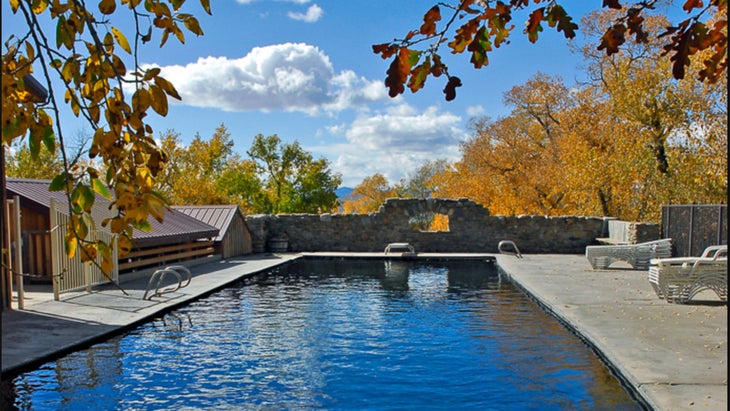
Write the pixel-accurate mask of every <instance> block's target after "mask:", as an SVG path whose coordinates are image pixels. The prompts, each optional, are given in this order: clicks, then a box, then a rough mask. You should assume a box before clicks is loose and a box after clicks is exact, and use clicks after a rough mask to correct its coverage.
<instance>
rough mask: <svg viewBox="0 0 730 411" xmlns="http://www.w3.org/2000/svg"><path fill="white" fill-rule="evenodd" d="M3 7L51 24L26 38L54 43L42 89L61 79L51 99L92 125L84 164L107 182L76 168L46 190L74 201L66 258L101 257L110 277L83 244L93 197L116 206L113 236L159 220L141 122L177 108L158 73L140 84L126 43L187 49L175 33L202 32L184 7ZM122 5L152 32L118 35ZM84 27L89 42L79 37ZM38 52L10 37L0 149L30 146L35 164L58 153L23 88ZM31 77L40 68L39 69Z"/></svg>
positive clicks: (106, 2)
mask: <svg viewBox="0 0 730 411" xmlns="http://www.w3.org/2000/svg"><path fill="white" fill-rule="evenodd" d="M8 3H9V5H10V10H12V12H13V13H16V12H17V11H18V9H22V10H21V11H23V12H24V13H26V14H27V13H28V12H31V13H34V14H44V16H43V18H44V19H47V18H50V23H51V26H50V27H51V29H50V32H45V31H44V30H43V29H42V28H41V27H37V26H31V27H29V29H30V32H31V33H30V34H29V35H28V36H27V38H41V37H42V38H47V37H53V35H55V42H54V39H52V38H50V39H49V40H50V42H51V45H50V46H51V50H48V53H49V55H52V56H53V57H52V60H51V61H50V62H48V64H47V65H46V66H45V67H42V70H43V71H44V73H43V76H42V78H43V80H44V86H50V85H51V84H56V81H57V80H58V79H59V78H60V80H61V81H62V82H63V85H62V86H61V87H60V88H59V90H53V91H54V92H55V93H54V95H56V96H57V97H60V96H63V101H64V102H65V104H66V105H67V106H68V107H69V108H70V109H71V112H72V113H73V114H74V115H75V116H77V117H79V118H83V119H86V120H89V124H90V126H91V128H92V129H93V130H94V138H93V143H92V144H91V147H90V148H89V157H90V158H98V159H99V160H100V161H101V162H103V164H104V166H103V167H104V170H105V174H106V175H105V178H100V177H99V175H100V174H104V173H101V172H98V171H97V170H95V169H94V168H93V167H88V168H84V167H80V168H79V169H77V170H74V171H67V172H66V173H65V174H64V175H62V176H60V177H59V178H58V179H54V183H52V185H54V188H55V189H58V190H64V191H67V192H68V193H69V199H70V200H71V201H70V203H71V205H72V210H70V211H71V214H72V221H73V222H72V224H71V226H69V231H70V232H72V233H73V235H69V236H68V237H67V238H66V248H67V249H66V251H67V253H68V254H71V255H74V254H76V253H77V252H79V251H83V253H84V254H88V255H87V256H86V257H84V258H86V259H87V260H89V261H90V260H92V259H95V258H97V257H98V258H100V261H101V263H100V264H101V265H102V266H103V269H104V270H108V269H110V268H111V267H112V265H111V264H112V262H113V261H112V257H111V253H110V251H109V250H110V247H108V245H105V244H104V243H100V242H96V241H89V240H86V239H85V238H86V236H87V235H88V233H89V227H92V226H93V220H92V219H91V217H90V211H91V209H92V207H93V204H94V199H95V196H96V195H100V196H104V197H106V198H109V199H111V198H113V197H115V196H116V198H117V199H118V201H116V202H115V205H116V206H117V209H118V210H119V213H120V214H119V216H117V217H116V218H110V219H107V220H105V223H107V224H111V228H112V231H113V232H115V233H125V235H131V230H132V227H133V226H134V227H137V228H140V229H149V228H150V226H149V223H148V222H147V218H148V217H149V216H150V215H151V216H152V217H153V218H155V219H158V220H161V219H162V218H163V215H164V208H165V202H164V200H163V199H162V198H161V197H159V196H157V195H156V194H152V187H153V186H154V177H155V176H156V175H157V174H158V173H159V172H160V170H161V169H162V167H163V166H164V164H165V162H166V160H167V158H166V156H165V154H164V153H162V152H161V151H160V150H159V148H158V147H157V146H156V144H155V142H154V139H153V129H152V127H150V125H149V124H145V122H144V121H143V120H144V119H145V118H146V116H147V115H148V114H149V113H148V111H149V109H150V107H151V108H152V110H154V111H155V112H156V113H157V114H160V115H162V116H165V115H166V114H167V112H168V100H167V99H168V98H169V97H173V98H176V99H180V98H181V97H180V95H179V93H178V92H177V90H176V89H175V87H174V86H173V85H172V83H170V82H169V81H167V80H166V79H164V78H162V77H159V74H160V70H159V68H154V69H150V70H147V71H145V72H144V75H141V74H138V73H142V72H143V70H141V69H140V67H139V66H137V65H136V61H138V60H137V59H138V56H137V53H138V49H137V48H136V44H135V43H130V41H129V40H135V39H142V40H143V41H142V42H141V43H145V42H146V41H149V40H150V39H151V38H152V35H153V33H152V32H153V30H154V31H158V32H159V33H161V34H162V39H163V41H162V44H164V42H165V39H166V38H167V36H168V35H170V34H173V35H174V36H176V37H177V38H178V40H179V41H180V42H184V40H185V38H184V35H183V32H182V31H184V30H187V31H189V32H191V33H193V34H195V35H202V34H203V29H202V28H201V26H200V22H199V21H198V20H197V19H196V18H195V16H193V15H191V14H187V13H183V12H182V9H183V6H184V5H185V4H186V2H185V1H184V0H169V1H158V0H96V1H95V2H93V3H88V2H86V3H85V2H69V1H65V0H32V1H27V2H26V1H20V0H8ZM200 4H201V5H202V8H203V10H205V12H206V13H208V14H210V13H211V9H210V1H209V0H201V3H200ZM120 5H121V6H123V7H125V8H129V9H130V10H134V12H135V13H139V14H141V15H150V16H151V17H150V18H151V20H152V24H151V25H148V26H145V27H144V28H137V30H136V31H135V32H134V37H132V38H129V39H128V38H127V37H126V36H125V34H124V33H123V32H122V31H121V30H120V28H121V27H122V26H112V25H111V24H110V21H112V20H113V19H112V18H109V17H107V16H112V15H114V14H117V13H118V12H119V8H118V6H120ZM142 7H144V9H145V10H142V9H141V8H142ZM91 27H93V28H94V30H95V31H96V32H95V33H91V32H90V30H86V29H87V28H91ZM145 32H146V34H145ZM49 34H50V36H49ZM24 38H25V37H24ZM21 43H23V44H21ZM54 46H55V49H54ZM36 47H37V46H36V44H35V43H33V42H32V41H27V42H24V41H20V40H18V39H15V40H14V41H13V37H11V39H10V40H8V42H7V43H6V52H4V53H3V65H2V91H3V94H2V101H3V103H2V104H3V105H2V133H3V140H2V141H3V144H7V145H10V144H12V143H13V142H14V141H15V140H16V139H18V138H23V137H26V136H27V137H29V138H28V140H27V141H28V147H29V151H30V153H31V155H32V156H33V157H36V158H38V154H39V152H40V150H41V149H43V147H45V148H46V149H48V150H50V151H52V150H55V144H56V136H55V134H54V131H55V130H54V128H53V123H52V121H51V117H50V116H49V115H48V113H47V112H46V111H44V110H43V109H41V108H40V107H39V106H38V102H40V100H46V98H44V97H43V96H39V95H36V94H34V91H33V90H31V89H30V88H29V87H28V86H27V85H26V84H25V81H24V77H25V76H26V75H30V74H31V72H32V69H31V67H32V64H33V63H34V61H36V60H37V58H38V50H36ZM119 50H123V51H124V52H125V53H122V52H121V51H119ZM115 53H119V55H117V54H115ZM127 55H133V56H134V60H133V61H134V62H135V66H134V67H133V70H132V71H133V72H134V73H135V76H134V77H132V78H133V80H132V81H133V82H134V83H135V84H133V86H134V88H133V89H134V91H133V92H127V89H123V88H122V84H123V83H124V82H125V81H127V80H128V79H129V78H130V76H128V73H127V68H126V66H125V63H124V60H123V59H122V57H121V56H124V58H127V57H126V56H127ZM128 61H132V60H131V59H129V60H128ZM36 68H39V66H38V65H36ZM53 74H56V75H57V78H56V79H55V80H53V79H52V80H49V81H48V83H49V84H48V85H46V84H45V80H46V78H47V77H48V76H49V75H50V76H53ZM40 78H41V77H39V78H38V79H40ZM60 101H61V99H60V98H58V99H56V100H53V101H43V104H48V105H50V106H51V109H52V110H53V111H54V112H56V111H59V110H60V108H59V107H58V106H57V104H59V103H60ZM61 104H62V103H61ZM48 112H50V111H48ZM104 121H105V123H104V124H100V122H104ZM58 127H60V125H58ZM79 181H84V183H79ZM108 185H110V186H111V187H109V186H108ZM119 186H122V187H119ZM110 190H112V191H113V192H114V194H115V196H112V191H110ZM125 241H126V243H125ZM121 243H122V247H123V248H125V247H126V249H127V250H128V249H129V248H130V247H131V243H130V240H129V238H128V237H127V239H126V240H121Z"/></svg>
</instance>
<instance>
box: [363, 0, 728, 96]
mask: <svg viewBox="0 0 730 411" xmlns="http://www.w3.org/2000/svg"><path fill="white" fill-rule="evenodd" d="M676 2H679V3H681V4H682V9H683V10H684V11H685V12H686V16H685V19H683V20H681V21H678V22H676V23H673V24H668V25H667V26H665V29H664V30H663V31H662V32H654V33H650V32H649V31H648V30H646V28H645V23H646V19H647V14H648V12H649V11H651V10H653V9H654V8H655V7H656V6H657V4H658V3H660V0H644V1H619V0H604V1H603V6H602V7H603V8H606V9H611V10H613V11H615V13H613V14H612V19H611V21H608V22H606V23H605V24H604V25H603V26H602V30H603V34H602V35H601V36H600V41H599V43H598V44H597V45H596V47H595V48H596V50H598V51H600V52H602V53H605V55H607V56H611V55H613V54H616V53H617V52H618V51H619V50H620V49H621V48H622V47H624V46H625V45H626V43H627V40H630V39H633V41H634V42H635V43H639V44H641V43H647V42H650V41H657V40H659V41H661V43H660V44H659V46H660V47H661V49H662V55H661V57H662V58H667V59H669V60H670V61H671V63H672V71H671V73H672V75H673V76H674V78H676V79H683V78H685V74H686V71H687V69H688V67H689V66H690V65H691V62H692V60H693V59H692V57H693V55H696V54H703V55H704V56H703V58H702V59H699V61H697V60H698V59H694V60H695V64H696V65H699V66H700V68H698V69H696V70H695V73H696V75H697V77H698V78H699V79H700V80H701V81H707V82H710V83H713V82H716V81H718V80H719V79H721V78H723V77H724V76H725V73H726V72H727V0H709V1H707V2H706V3H705V2H703V1H697V0H684V1H683V2H682V1H671V2H670V3H676ZM442 10H445V18H444V16H442ZM521 14H524V15H525V16H526V17H525V20H526V21H525V24H524V27H525V28H524V30H523V33H524V34H525V35H526V36H527V38H528V39H529V41H530V42H532V43H535V42H537V40H538V38H539V36H540V33H541V32H542V31H543V30H544V28H545V25H547V26H548V27H550V28H553V29H555V30H557V31H558V32H562V33H563V35H564V36H565V38H567V39H572V38H574V37H575V35H576V31H577V30H578V25H577V24H576V22H575V21H573V17H571V16H570V14H569V11H568V10H567V9H566V8H564V7H563V6H561V5H560V4H559V2H557V1H555V0H533V1H529V0H505V1H489V0H460V1H452V2H448V1H446V2H439V3H438V4H436V5H434V6H433V7H431V8H430V9H429V10H428V11H427V12H426V13H425V14H424V15H423V22H422V24H421V25H420V26H419V27H418V28H416V29H413V30H410V31H409V32H408V33H406V35H405V36H404V37H403V38H402V39H396V40H394V41H391V42H388V43H383V44H376V45H373V52H375V53H376V54H379V55H380V56H381V57H382V58H383V59H390V58H392V60H391V63H390V66H389V67H388V70H387V72H386V74H387V77H386V79H385V85H386V86H387V87H388V89H389V94H390V96H391V97H395V96H397V95H399V94H402V93H403V92H404V91H405V88H406V86H407V87H408V88H409V89H410V90H411V91H412V92H414V93H415V92H417V91H418V90H420V89H421V88H423V86H424V83H425V81H426V79H427V78H428V77H429V76H433V77H440V76H442V75H443V76H444V77H446V86H445V87H444V90H443V92H444V95H445V98H446V100H447V101H448V100H453V99H454V98H455V97H456V88H457V87H461V86H462V83H461V79H460V78H459V77H457V76H455V75H453V73H450V72H449V68H448V65H447V64H446V63H445V61H444V58H443V57H442V55H441V53H440V51H439V50H440V48H441V46H442V45H443V44H444V43H446V46H447V47H448V49H449V51H450V52H451V53H452V54H460V53H466V54H467V55H469V56H470V60H469V61H470V62H471V63H472V64H473V65H474V68H476V69H479V68H482V67H484V66H487V65H488V64H489V54H490V53H491V52H492V51H494V49H496V48H499V47H501V46H502V45H504V44H508V43H509V37H510V35H511V34H512V31H513V30H514V28H515V25H514V24H513V23H512V19H513V17H516V16H519V15H521ZM442 22H443V23H442Z"/></svg>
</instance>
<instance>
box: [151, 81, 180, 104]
mask: <svg viewBox="0 0 730 411" xmlns="http://www.w3.org/2000/svg"><path fill="white" fill-rule="evenodd" d="M155 85H156V86H158V87H159V88H161V89H162V90H163V91H164V92H165V93H167V95H169V96H170V97H173V98H176V99H178V100H181V98H180V95H179V94H178V93H177V90H175V87H174V86H173V85H172V83H170V82H169V81H167V80H165V79H164V78H162V77H160V76H155Z"/></svg>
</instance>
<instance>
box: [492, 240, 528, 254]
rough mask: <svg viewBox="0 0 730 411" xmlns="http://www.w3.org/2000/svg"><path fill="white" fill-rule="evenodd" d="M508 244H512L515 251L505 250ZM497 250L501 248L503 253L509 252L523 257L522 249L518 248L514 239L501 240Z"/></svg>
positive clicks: (500, 250)
mask: <svg viewBox="0 0 730 411" xmlns="http://www.w3.org/2000/svg"><path fill="white" fill-rule="evenodd" d="M506 245H509V246H512V249H513V251H506V250H504V248H503V247H504V246H506ZM497 250H499V252H500V253H501V254H509V255H514V256H515V257H517V258H522V253H520V249H519V248H517V244H515V242H514V241H510V240H502V241H500V242H499V244H498V245H497Z"/></svg>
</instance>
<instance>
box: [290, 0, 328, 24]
mask: <svg viewBox="0 0 730 411" xmlns="http://www.w3.org/2000/svg"><path fill="white" fill-rule="evenodd" d="M322 14H323V10H322V8H321V7H319V6H318V5H316V4H312V5H311V6H309V8H308V9H307V12H306V13H297V12H293V11H290V12H289V13H288V14H287V15H288V16H289V18H292V19H294V20H300V21H303V22H305V23H314V22H316V21H318V20H319V19H320V18H321V17H322Z"/></svg>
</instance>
